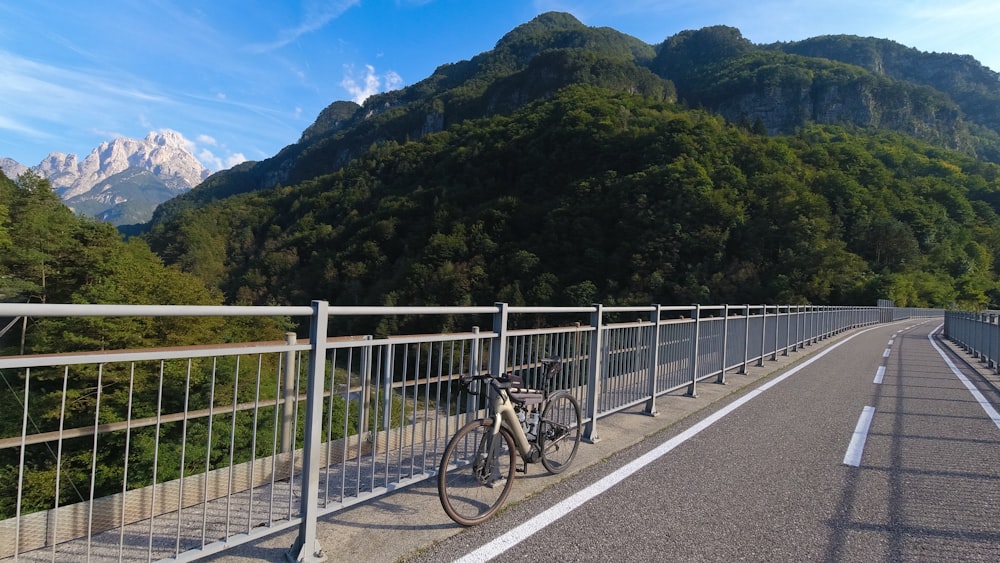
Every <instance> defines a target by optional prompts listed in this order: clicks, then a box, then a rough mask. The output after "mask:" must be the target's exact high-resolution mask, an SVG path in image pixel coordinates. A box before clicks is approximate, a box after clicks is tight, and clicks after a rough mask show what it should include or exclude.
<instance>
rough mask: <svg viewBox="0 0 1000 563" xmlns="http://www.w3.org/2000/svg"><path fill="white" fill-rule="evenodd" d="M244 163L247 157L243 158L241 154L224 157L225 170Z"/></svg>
mask: <svg viewBox="0 0 1000 563" xmlns="http://www.w3.org/2000/svg"><path fill="white" fill-rule="evenodd" d="M246 161H247V157H245V156H243V153H241V152H236V153H233V154H231V155H229V156H227V157H226V160H225V163H226V168H232V167H233V166H236V165H237V164H240V163H243V162H246Z"/></svg>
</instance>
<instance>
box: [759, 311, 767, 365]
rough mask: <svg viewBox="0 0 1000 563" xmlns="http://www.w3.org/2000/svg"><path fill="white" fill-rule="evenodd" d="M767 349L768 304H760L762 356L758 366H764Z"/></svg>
mask: <svg viewBox="0 0 1000 563" xmlns="http://www.w3.org/2000/svg"><path fill="white" fill-rule="evenodd" d="M766 351H767V305H761V306H760V358H758V359H757V367H759V368H762V367H764V352H766Z"/></svg>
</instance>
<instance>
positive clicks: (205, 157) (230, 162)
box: [195, 148, 247, 172]
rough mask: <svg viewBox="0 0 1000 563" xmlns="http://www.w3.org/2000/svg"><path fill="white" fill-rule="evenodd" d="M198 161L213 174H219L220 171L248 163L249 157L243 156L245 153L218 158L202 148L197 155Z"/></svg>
mask: <svg viewBox="0 0 1000 563" xmlns="http://www.w3.org/2000/svg"><path fill="white" fill-rule="evenodd" d="M195 156H197V157H198V160H199V161H201V163H202V164H204V165H205V168H208V169H209V170H211V171H212V172H218V171H219V170H226V169H228V168H232V167H233V166H236V165H237V164H240V163H241V162H246V160H247V157H245V156H243V153H240V152H236V153H229V154H228V155H226V156H218V155H216V154H215V153H213V152H212V151H211V150H209V149H207V148H202V149H200V150H198V152H197V153H195Z"/></svg>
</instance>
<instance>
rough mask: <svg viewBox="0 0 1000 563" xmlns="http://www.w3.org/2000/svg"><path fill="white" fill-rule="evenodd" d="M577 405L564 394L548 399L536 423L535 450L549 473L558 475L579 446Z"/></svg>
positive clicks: (579, 430)
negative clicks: (539, 452)
mask: <svg viewBox="0 0 1000 563" xmlns="http://www.w3.org/2000/svg"><path fill="white" fill-rule="evenodd" d="M582 431H583V425H582V424H580V404H579V403H577V402H576V399H575V398H574V397H573V395H570V394H569V392H567V391H559V392H557V393H555V394H554V395H552V396H551V397H549V400H548V402H547V403H546V405H545V409H544V410H543V411H542V416H541V419H540V420H539V421H538V448H539V449H540V450H541V452H542V465H543V466H545V469H547V470H548V471H549V473H562V472H563V471H565V470H566V467H567V466H568V465H569V464H570V462H572V461H573V458H574V457H576V450H577V447H579V445H580V433H581V432H582Z"/></svg>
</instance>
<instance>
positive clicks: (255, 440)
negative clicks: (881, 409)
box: [0, 301, 943, 561]
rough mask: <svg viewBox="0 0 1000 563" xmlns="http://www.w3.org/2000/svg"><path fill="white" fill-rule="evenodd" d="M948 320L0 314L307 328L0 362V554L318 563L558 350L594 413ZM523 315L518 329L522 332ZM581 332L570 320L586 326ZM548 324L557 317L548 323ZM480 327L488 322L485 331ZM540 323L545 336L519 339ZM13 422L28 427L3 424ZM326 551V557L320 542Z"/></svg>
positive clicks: (649, 408)
mask: <svg viewBox="0 0 1000 563" xmlns="http://www.w3.org/2000/svg"><path fill="white" fill-rule="evenodd" d="M941 314H943V312H942V311H940V310H919V309H898V308H885V307H881V308H879V307H817V306H796V305H788V306H785V305H780V306H776V305H739V306H733V305H720V306H699V305H692V306H682V307H667V306H660V305H654V306H644V307H604V306H603V305H594V306H592V307H575V308H566V307H562V308H557V307H510V306H508V305H507V304H505V303H497V304H495V305H493V306H488V307H346V308H345V307H329V306H328V305H327V303H326V302H323V301H315V302H313V303H312V304H311V306H309V307H171V306H109V305H45V304H29V305H15V304H0V319H3V318H14V317H20V316H32V317H73V316H107V317H114V316H129V317H134V316H154V317H160V316H223V317H233V316H278V317H306V318H308V321H309V327H310V328H309V334H308V336H307V337H306V338H304V339H302V340H301V341H300V339H299V337H298V336H297V335H294V334H290V335H288V338H287V339H286V341H284V342H267V343H233V344H226V345H213V346H202V347H193V348H192V347H186V348H170V349H143V350H126V351H105V352H97V353H94V352H88V353H76V354H55V355H46V356H6V357H0V375H2V376H3V379H4V381H5V382H6V389H4V390H0V391H2V392H3V393H9V395H8V397H7V398H6V400H5V401H4V402H2V403H0V404H4V405H19V406H18V407H17V408H19V409H20V412H11V413H9V415H8V418H7V419H6V420H7V423H6V424H5V425H4V426H3V428H5V429H6V430H4V431H3V433H2V434H0V463H2V464H3V465H0V467H7V469H6V473H4V474H3V475H2V476H0V478H4V479H10V480H11V482H14V481H16V483H17V487H16V491H17V493H16V499H8V500H6V502H4V501H3V500H0V511H3V510H5V511H6V513H4V514H0V517H2V518H4V519H3V520H0V557H6V558H12V559H14V560H22V559H23V560H36V559H39V560H40V559H46V560H53V561H55V560H63V559H69V558H71V557H81V558H83V557H85V558H87V560H90V559H99V560H137V559H145V560H172V561H185V560H193V559H197V558H199V557H204V556H206V555H209V554H212V553H217V552H219V551H223V550H225V549H226V548H228V547H231V546H233V545H237V544H239V543H243V542H246V541H250V540H253V539H256V538H259V537H261V536H264V535H268V534H272V533H276V532H278V531H281V530H286V529H289V528H292V527H298V530H299V531H298V537H297V538H298V539H297V540H296V543H295V545H294V546H292V548H291V550H290V551H289V556H290V557H291V558H293V559H296V560H298V561H313V560H318V559H320V558H321V556H320V546H319V545H318V543H317V542H316V523H317V519H318V518H319V517H320V516H322V515H325V514H328V513H331V512H334V511H337V510H340V509H343V508H346V507H348V506H352V505H354V504H356V503H359V502H364V501H366V500H369V499H371V498H373V497H375V496H378V495H381V494H384V493H386V492H389V491H392V490H395V489H398V488H400V487H404V486H407V485H410V484H413V483H416V482H419V481H422V480H424V479H427V478H429V477H432V476H433V475H435V473H436V471H437V467H438V462H439V459H440V455H441V452H442V451H443V449H444V446H445V445H446V442H447V439H448V438H449V437H450V435H451V434H452V433H453V432H454V431H455V430H457V428H458V427H459V425H460V424H461V423H462V422H463V421H464V420H467V419H470V418H472V417H474V416H476V409H477V408H478V407H477V405H476V404H474V403H471V402H470V401H469V400H468V398H467V397H464V396H460V395H459V394H458V393H457V389H458V388H457V387H456V386H454V385H452V381H453V380H454V379H455V378H457V377H459V376H460V375H461V374H464V373H471V372H492V373H500V372H504V371H511V372H516V373H518V374H519V375H521V376H522V377H523V378H524V379H525V380H526V381H527V382H528V384H533V383H532V381H533V380H534V379H535V378H537V377H539V376H540V373H541V363H540V360H541V359H542V358H545V357H550V356H558V357H560V358H561V359H562V362H563V364H564V365H563V369H562V372H561V375H560V379H559V380H558V381H557V382H555V385H558V386H559V387H560V388H564V389H568V390H570V391H571V392H573V393H574V394H575V396H576V398H577V399H578V400H579V401H580V404H581V406H582V408H583V411H584V421H585V423H586V428H585V434H584V437H585V439H586V440H589V441H596V440H598V439H599V425H598V422H599V419H600V418H601V417H603V416H607V415H609V414H612V413H614V412H617V411H620V410H623V409H627V408H631V407H635V406H637V405H644V411H645V412H646V413H648V414H655V413H656V399H657V397H659V396H662V395H664V394H666V393H670V392H675V391H678V390H681V389H684V390H685V391H686V392H687V393H688V394H691V395H694V394H696V393H697V386H698V385H699V383H700V382H703V381H706V380H714V381H718V382H724V381H725V378H726V377H727V374H729V373H739V372H745V371H746V369H747V368H748V367H749V365H750V364H751V363H756V365H763V363H764V362H765V361H767V360H768V359H775V358H777V356H778V355H779V354H782V355H787V354H789V353H790V352H794V351H796V350H800V349H802V348H805V347H808V346H810V345H811V344H813V343H815V342H817V341H819V340H822V339H825V338H828V337H830V336H832V335H835V334H837V333H840V332H842V331H845V330H850V329H853V328H856V327H860V326H867V325H871V324H876V323H881V322H888V321H893V320H898V319H902V318H908V317H911V316H931V315H941ZM368 315H380V316H387V315H395V316H405V315H422V316H435V315H449V316H455V315H465V316H470V317H477V316H478V317H479V318H482V319H484V320H485V321H486V322H488V323H491V326H490V330H488V331H487V330H481V329H480V328H479V327H477V326H470V327H469V328H468V331H466V332H450V333H441V334H408V335H389V336H382V337H378V338H376V337H373V336H371V335H329V334H328V333H327V332H328V326H329V322H330V320H331V318H334V317H343V316H354V317H361V316H368ZM512 318H516V319H517V322H512V320H511V319H512ZM574 318H575V320H574ZM551 319H559V320H558V321H552V320H551ZM483 324H485V323H483ZM523 326H532V327H533V328H514V327H523ZM14 416H17V420H16V423H11V420H13V417H14ZM327 547H332V546H327Z"/></svg>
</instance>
